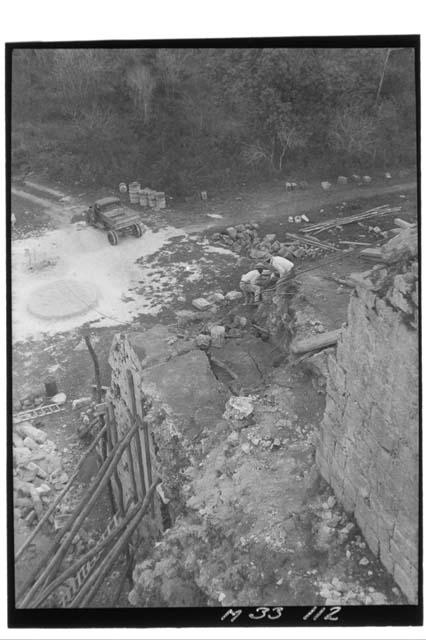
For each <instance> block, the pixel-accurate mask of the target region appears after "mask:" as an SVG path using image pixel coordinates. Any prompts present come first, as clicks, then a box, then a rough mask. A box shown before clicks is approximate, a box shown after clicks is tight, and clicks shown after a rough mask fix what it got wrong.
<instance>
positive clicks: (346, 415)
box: [316, 255, 419, 603]
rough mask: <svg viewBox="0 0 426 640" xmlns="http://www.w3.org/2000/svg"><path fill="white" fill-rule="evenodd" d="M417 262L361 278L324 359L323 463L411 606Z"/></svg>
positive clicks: (414, 571) (414, 525)
mask: <svg viewBox="0 0 426 640" xmlns="http://www.w3.org/2000/svg"><path fill="white" fill-rule="evenodd" d="M417 268H418V265H417V261H416V260H415V259H413V256H412V255H411V256H408V258H407V255H405V257H404V261H403V262H402V263H399V264H395V263H393V264H388V265H386V266H384V265H380V266H377V267H375V268H374V269H373V270H372V271H369V272H366V273H363V274H358V277H357V278H356V281H357V283H358V284H357V287H356V290H355V291H354V294H353V295H352V297H351V300H350V304H349V310H348V323H347V326H346V328H344V330H343V333H342V336H341V338H340V340H339V342H338V345H337V351H336V353H335V355H334V354H331V355H329V358H328V370H329V375H328V380H327V390H326V409H325V413H324V418H323V421H322V424H321V430H320V439H319V445H318V449H317V456H316V459H317V464H318V467H319V469H320V472H321V474H322V475H323V477H324V478H325V479H326V480H327V481H328V482H329V483H330V484H331V486H332V487H333V489H334V491H335V494H336V496H337V497H338V499H339V500H340V501H341V502H342V503H343V505H344V507H345V509H346V510H347V511H348V512H351V513H354V515H355V519H356V520H357V522H358V524H359V526H360V528H361V530H362V532H363V534H364V536H365V538H366V541H367V543H368V544H369V546H370V548H371V549H372V551H373V552H374V553H375V554H376V555H377V556H378V557H379V558H380V560H381V562H382V564H383V565H384V566H385V567H386V568H387V570H388V571H389V572H390V573H391V574H392V575H393V576H394V578H395V581H396V582H397V584H398V585H399V586H400V588H401V589H402V591H403V592H404V593H405V595H406V596H407V598H408V601H409V602H410V603H415V602H416V601H417V582H418V511H419V473H418V472H419V463H418V453H419V418H418V399H419V398H418V396H419V378H418V373H419V366H418V365H419V363H418V349H419V343H418V333H417Z"/></svg>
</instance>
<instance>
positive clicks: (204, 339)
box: [195, 333, 212, 349]
mask: <svg viewBox="0 0 426 640" xmlns="http://www.w3.org/2000/svg"><path fill="white" fill-rule="evenodd" d="M211 342H212V338H211V336H209V335H207V334H205V333H199V334H198V336H196V338H195V344H196V345H197V347H199V348H200V349H208V348H209V347H210V345H211Z"/></svg>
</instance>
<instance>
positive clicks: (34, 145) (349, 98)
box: [12, 48, 416, 193]
mask: <svg viewBox="0 0 426 640" xmlns="http://www.w3.org/2000/svg"><path fill="white" fill-rule="evenodd" d="M12 73H13V76H12V77H13V87H12V168H13V169H14V170H17V171H19V170H20V169H22V168H24V167H27V168H31V169H34V170H37V171H40V170H45V171H46V172H47V174H48V175H49V176H50V177H52V178H56V179H62V180H64V181H81V182H82V183H90V182H96V183H97V184H111V183H113V184H115V183H117V182H118V181H121V180H125V181H130V180H134V179H138V180H140V181H141V182H142V183H143V186H145V185H150V186H152V187H153V188H164V189H166V190H167V191H168V192H169V193H170V192H174V193H185V192H189V191H191V190H193V189H195V188H203V187H207V186H209V185H211V184H219V185H225V184H226V183H227V182H229V181H232V180H233V179H234V178H238V177H241V176H243V175H244V176H250V177H251V178H252V179H253V178H255V177H256V176H257V177H268V176H270V175H282V176H283V177H284V176H291V175H294V173H295V172H296V171H302V170H303V171H304V172H305V174H306V175H309V174H310V173H315V171H317V170H318V168H319V167H321V169H322V171H323V172H324V171H339V172H342V171H343V170H345V171H346V170H350V169H352V170H357V168H358V167H360V166H362V167H364V168H365V167H368V168H371V167H374V166H377V167H380V168H386V167H389V166H392V165H394V164H396V163H404V164H408V163H412V162H414V161H415V152H416V127H415V116H416V111H415V81H414V52H413V50H411V49H315V48H306V49H284V48H251V49H244V48H223V49H220V48H216V49H209V48H184V49H171V48H170V49H165V48H144V49H37V50H31V49H16V50H15V51H14V53H13V63H12Z"/></svg>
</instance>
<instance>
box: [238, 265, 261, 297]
mask: <svg viewBox="0 0 426 640" xmlns="http://www.w3.org/2000/svg"><path fill="white" fill-rule="evenodd" d="M264 269H265V267H264V266H263V264H257V265H256V267H255V268H254V269H253V270H252V271H248V272H247V273H245V274H244V275H242V276H241V281H240V289H241V291H242V292H243V294H244V304H245V305H246V304H249V302H250V297H251V295H252V294H253V296H254V302H255V303H256V302H259V298H260V291H261V289H260V286H259V285H258V284H257V282H258V280H259V278H260V276H261V275H262V273H263V271H264Z"/></svg>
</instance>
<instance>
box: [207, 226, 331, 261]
mask: <svg viewBox="0 0 426 640" xmlns="http://www.w3.org/2000/svg"><path fill="white" fill-rule="evenodd" d="M258 229H259V225H258V224H257V223H256V222H248V223H246V224H237V225H236V226H235V227H227V229H225V231H223V232H222V233H214V234H213V235H212V237H211V239H212V240H213V242H217V243H219V244H221V245H222V246H225V247H228V248H229V249H231V250H232V251H235V253H240V254H243V255H246V256H248V257H249V258H252V259H253V260H262V259H264V258H266V257H267V256H268V255H269V254H272V255H277V256H282V257H283V258H289V259H290V260H291V258H299V259H301V258H305V257H312V256H315V255H317V254H319V253H322V252H324V249H322V248H321V247H313V246H311V245H309V244H307V243H306V244H303V243H302V244H300V243H294V242H293V243H292V242H280V241H279V240H278V239H277V234H276V233H267V234H266V235H265V236H264V237H263V238H261V237H260V236H259V233H258Z"/></svg>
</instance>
